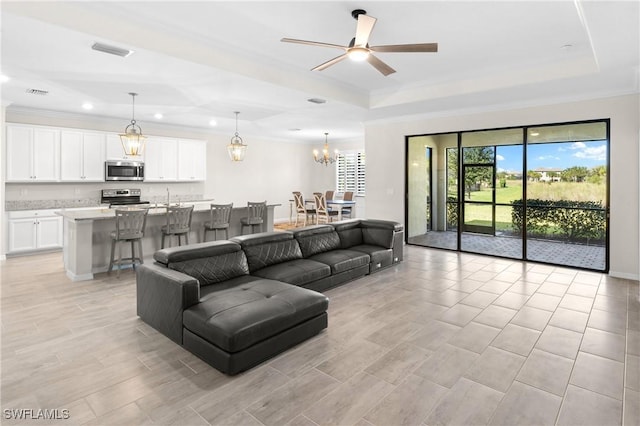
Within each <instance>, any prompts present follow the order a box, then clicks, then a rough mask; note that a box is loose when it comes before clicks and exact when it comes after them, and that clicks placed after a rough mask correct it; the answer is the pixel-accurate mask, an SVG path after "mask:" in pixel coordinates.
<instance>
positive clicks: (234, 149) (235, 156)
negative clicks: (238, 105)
mask: <svg viewBox="0 0 640 426" xmlns="http://www.w3.org/2000/svg"><path fill="white" fill-rule="evenodd" d="M234 114H235V115H236V133H235V135H233V137H232V138H231V143H230V144H229V145H227V151H228V152H229V158H231V161H242V160H244V154H245V153H246V151H247V145H245V144H243V143H242V138H241V137H240V136H239V135H238V114H240V113H239V112H238V111H234Z"/></svg>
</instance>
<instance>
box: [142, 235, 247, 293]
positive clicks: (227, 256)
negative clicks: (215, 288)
mask: <svg viewBox="0 0 640 426" xmlns="http://www.w3.org/2000/svg"><path fill="white" fill-rule="evenodd" d="M153 258H154V259H155V260H156V262H158V263H160V264H163V265H165V266H166V267H168V268H169V269H173V270H176V271H180V272H182V273H184V274H187V275H189V276H192V277H194V278H196V279H197V280H198V281H199V282H200V285H201V286H207V285H211V284H217V283H220V282H223V281H227V280H230V279H232V278H236V277H240V276H243V275H248V274H249V265H248V263H247V257H246V256H245V254H244V252H243V251H242V248H241V247H240V245H239V244H236V243H232V242H229V241H212V242H208V243H201V244H191V245H188V246H183V247H172V248H168V249H163V250H160V251H157V252H156V253H154V255H153Z"/></svg>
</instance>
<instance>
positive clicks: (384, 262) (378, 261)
mask: <svg viewBox="0 0 640 426" xmlns="http://www.w3.org/2000/svg"><path fill="white" fill-rule="evenodd" d="M351 250H355V251H360V252H363V253H367V254H368V255H369V256H370V257H371V268H369V271H370V272H375V270H376V269H380V268H384V267H387V266H390V265H391V264H392V263H393V250H391V249H385V248H381V247H380V246H372V245H368V244H361V245H359V246H355V247H351Z"/></svg>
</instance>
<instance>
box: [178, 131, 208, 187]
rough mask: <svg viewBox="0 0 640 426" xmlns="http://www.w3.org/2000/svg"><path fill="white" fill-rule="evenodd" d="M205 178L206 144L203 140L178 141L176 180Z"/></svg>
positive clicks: (200, 179) (201, 179)
mask: <svg viewBox="0 0 640 426" xmlns="http://www.w3.org/2000/svg"><path fill="white" fill-rule="evenodd" d="M206 179H207V145H206V142H205V141H198V140H180V141H178V180H179V181H203V180H206Z"/></svg>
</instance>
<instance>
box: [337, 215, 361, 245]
mask: <svg viewBox="0 0 640 426" xmlns="http://www.w3.org/2000/svg"><path fill="white" fill-rule="evenodd" d="M333 227H334V229H335V230H336V233H337V234H338V236H339V238H340V248H341V249H348V248H350V247H354V246H359V245H361V244H362V229H360V219H352V220H345V221H342V222H338V223H335V224H333Z"/></svg>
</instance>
